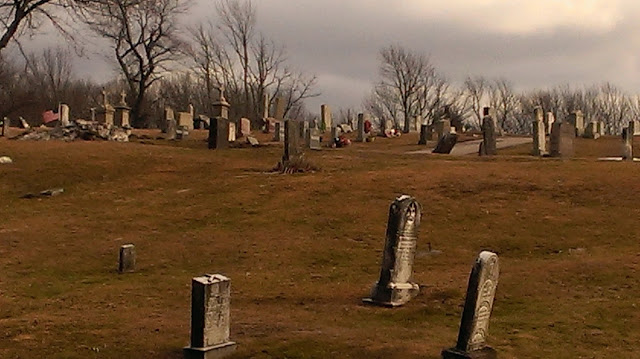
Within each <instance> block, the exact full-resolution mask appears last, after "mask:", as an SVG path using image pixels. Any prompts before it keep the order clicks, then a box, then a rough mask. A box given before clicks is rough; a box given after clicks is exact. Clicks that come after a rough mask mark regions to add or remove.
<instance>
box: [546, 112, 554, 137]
mask: <svg viewBox="0 0 640 359" xmlns="http://www.w3.org/2000/svg"><path fill="white" fill-rule="evenodd" d="M555 122H556V118H555V116H554V115H553V112H547V116H546V117H545V119H544V130H545V133H546V134H547V135H550V134H551V130H552V129H553V124H554V123H555Z"/></svg>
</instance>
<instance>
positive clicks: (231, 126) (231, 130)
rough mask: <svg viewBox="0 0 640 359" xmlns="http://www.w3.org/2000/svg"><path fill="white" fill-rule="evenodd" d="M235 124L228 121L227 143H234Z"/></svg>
mask: <svg viewBox="0 0 640 359" xmlns="http://www.w3.org/2000/svg"><path fill="white" fill-rule="evenodd" d="M236 131H237V127H236V123H235V122H233V121H229V138H228V139H229V142H236Z"/></svg>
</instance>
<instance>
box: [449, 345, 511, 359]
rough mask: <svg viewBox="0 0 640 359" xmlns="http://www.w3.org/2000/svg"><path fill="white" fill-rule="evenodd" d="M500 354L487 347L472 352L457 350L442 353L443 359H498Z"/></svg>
mask: <svg viewBox="0 0 640 359" xmlns="http://www.w3.org/2000/svg"><path fill="white" fill-rule="evenodd" d="M497 357H498V353H497V352H496V351H495V350H494V349H493V348H491V347H486V348H483V349H480V350H474V351H472V352H462V351H460V350H458V349H456V348H451V349H446V350H443V351H442V359H496V358H497Z"/></svg>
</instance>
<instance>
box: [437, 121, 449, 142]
mask: <svg viewBox="0 0 640 359" xmlns="http://www.w3.org/2000/svg"><path fill="white" fill-rule="evenodd" d="M434 127H435V131H436V134H437V136H438V138H437V139H436V140H437V141H440V139H442V137H444V135H446V134H448V133H449V132H451V121H450V120H449V119H446V118H445V119H440V120H438V121H436V123H435V126H434Z"/></svg>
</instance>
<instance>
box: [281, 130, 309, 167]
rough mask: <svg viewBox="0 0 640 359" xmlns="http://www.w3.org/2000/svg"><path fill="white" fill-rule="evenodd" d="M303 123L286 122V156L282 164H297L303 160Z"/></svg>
mask: <svg viewBox="0 0 640 359" xmlns="http://www.w3.org/2000/svg"><path fill="white" fill-rule="evenodd" d="M301 126H302V122H300V121H295V120H286V121H284V155H283V156H282V163H283V164H286V163H289V162H297V161H299V160H301V159H302V156H303V155H304V152H303V150H302V138H301V137H300V127H301Z"/></svg>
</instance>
